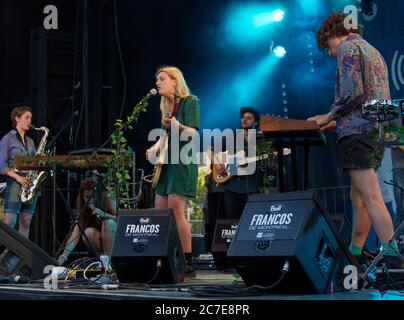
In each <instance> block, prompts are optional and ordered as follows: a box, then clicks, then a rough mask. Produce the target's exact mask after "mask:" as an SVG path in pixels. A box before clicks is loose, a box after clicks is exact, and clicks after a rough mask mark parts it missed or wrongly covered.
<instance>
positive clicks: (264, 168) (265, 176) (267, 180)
mask: <svg viewBox="0 0 404 320" xmlns="http://www.w3.org/2000/svg"><path fill="white" fill-rule="evenodd" d="M262 155H268V158H267V159H265V160H264V161H259V162H258V164H259V170H260V171H261V172H262V186H261V187H260V188H259V192H260V193H265V194H269V192H270V189H271V187H274V182H275V176H274V175H273V174H270V173H269V170H270V169H271V164H273V163H274V161H275V158H276V155H275V151H274V149H273V148H272V142H271V141H269V140H266V139H257V157H259V156H262Z"/></svg>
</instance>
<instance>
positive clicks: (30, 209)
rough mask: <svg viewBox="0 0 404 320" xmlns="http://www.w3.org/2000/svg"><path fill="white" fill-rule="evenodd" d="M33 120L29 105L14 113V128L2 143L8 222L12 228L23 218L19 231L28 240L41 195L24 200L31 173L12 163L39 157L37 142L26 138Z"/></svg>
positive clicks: (0, 152)
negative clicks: (28, 177) (17, 159)
mask: <svg viewBox="0 0 404 320" xmlns="http://www.w3.org/2000/svg"><path fill="white" fill-rule="evenodd" d="M31 121H32V110H31V108H30V107H28V106H21V107H16V108H14V109H13V110H12V111H11V123H12V127H13V129H12V130H11V131H10V132H9V133H7V134H6V135H5V136H4V137H3V138H2V139H1V141H0V174H2V175H5V176H7V189H6V197H5V208H4V212H5V214H4V220H3V222H4V223H6V224H8V225H9V226H11V227H13V228H14V226H15V224H16V222H17V216H19V219H18V221H19V227H18V231H19V232H20V233H21V234H23V235H24V236H25V237H27V238H28V235H29V227H30V224H31V219H32V216H33V214H34V213H35V207H36V202H37V196H36V197H35V199H33V200H32V202H30V203H29V204H23V203H22V202H21V201H20V197H19V193H20V190H21V186H24V187H27V186H28V185H29V181H28V179H26V178H25V176H26V174H27V172H24V171H19V172H17V171H16V170H14V169H12V166H11V161H12V160H13V159H14V157H16V156H23V155H35V152H36V148H35V144H34V141H33V140H32V139H31V138H30V137H28V136H27V135H26V133H27V131H28V130H29V129H30V126H31Z"/></svg>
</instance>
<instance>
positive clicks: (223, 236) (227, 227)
mask: <svg viewBox="0 0 404 320" xmlns="http://www.w3.org/2000/svg"><path fill="white" fill-rule="evenodd" d="M238 222H239V221H238V220H237V219H218V220H217V221H216V226H215V232H214V236H213V242H212V249H211V252H212V256H213V259H214V260H215V266H216V269H217V270H219V271H223V270H226V269H230V268H232V267H233V266H232V264H231V263H230V261H229V260H228V259H227V251H228V250H229V247H230V244H231V242H232V240H233V238H234V236H235V235H236V231H237V226H238Z"/></svg>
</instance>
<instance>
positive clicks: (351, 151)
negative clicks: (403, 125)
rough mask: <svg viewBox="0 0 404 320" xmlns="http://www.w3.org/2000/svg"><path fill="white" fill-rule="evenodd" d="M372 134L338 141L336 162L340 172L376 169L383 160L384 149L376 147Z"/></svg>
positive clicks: (358, 135)
mask: <svg viewBox="0 0 404 320" xmlns="http://www.w3.org/2000/svg"><path fill="white" fill-rule="evenodd" d="M376 142H377V141H376V137H375V135H374V134H373V133H366V134H355V135H351V136H347V137H344V138H342V139H340V140H339V141H338V162H339V168H340V169H342V170H365V169H370V168H375V169H377V168H378V167H379V166H380V164H381V163H382V160H383V154H384V147H383V146H380V145H376Z"/></svg>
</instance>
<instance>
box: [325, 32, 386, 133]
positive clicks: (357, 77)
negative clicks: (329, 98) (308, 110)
mask: <svg viewBox="0 0 404 320" xmlns="http://www.w3.org/2000/svg"><path fill="white" fill-rule="evenodd" d="M388 79H389V76H388V69H387V65H386V62H385V61H384V59H383V57H382V55H381V54H380V53H379V51H377V49H375V48H374V47H373V46H371V45H370V44H369V43H368V42H367V41H365V40H364V39H363V38H362V37H361V36H360V35H359V34H353V35H351V36H349V37H348V38H347V39H346V41H345V42H344V43H343V44H341V46H340V48H339V50H338V67H337V79H336V88H335V102H334V104H333V105H332V108H331V114H332V117H333V118H334V119H335V120H336V122H337V137H338V140H339V139H341V138H343V137H346V136H350V135H354V134H364V133H369V132H371V131H372V130H373V129H374V127H375V125H374V123H372V122H370V121H369V120H366V119H364V118H363V117H362V115H363V113H362V104H364V103H366V102H368V101H371V100H374V99H385V100H389V99H390V89H389V80H388Z"/></svg>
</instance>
